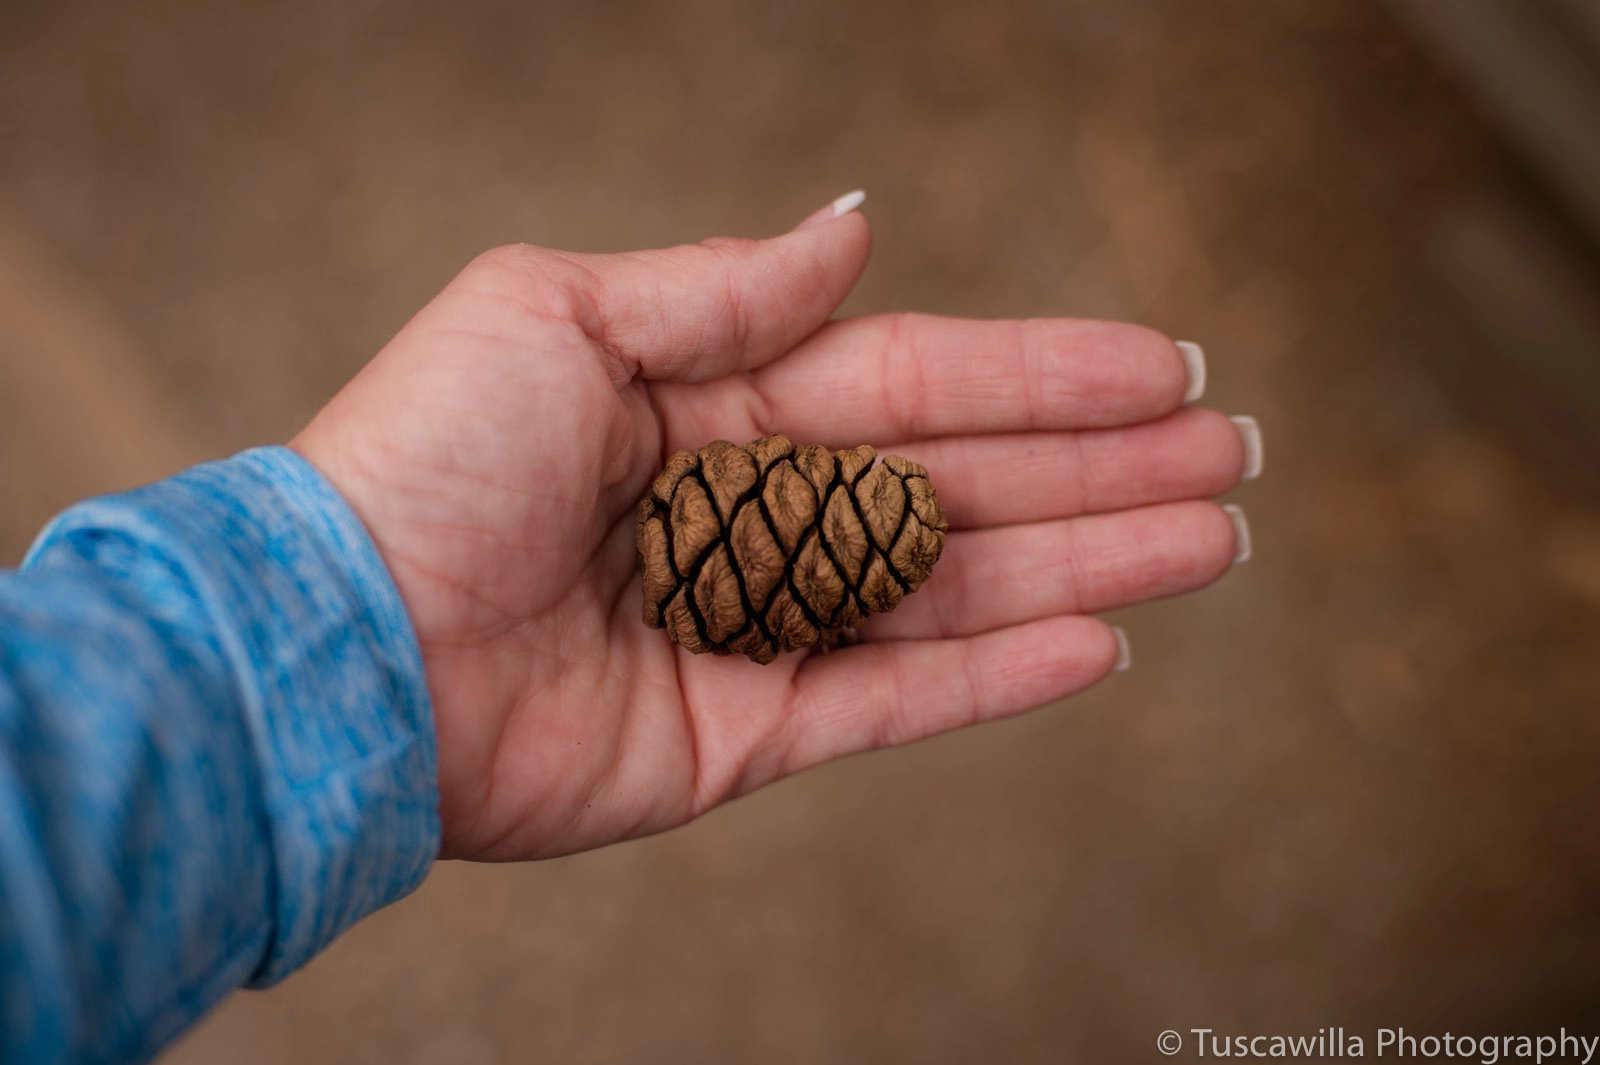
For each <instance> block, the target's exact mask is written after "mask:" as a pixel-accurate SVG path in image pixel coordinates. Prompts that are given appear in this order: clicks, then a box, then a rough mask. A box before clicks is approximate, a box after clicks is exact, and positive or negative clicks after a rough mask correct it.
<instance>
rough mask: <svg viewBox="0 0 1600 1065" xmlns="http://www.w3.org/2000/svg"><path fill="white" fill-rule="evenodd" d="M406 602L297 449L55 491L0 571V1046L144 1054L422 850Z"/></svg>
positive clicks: (257, 980)
mask: <svg viewBox="0 0 1600 1065" xmlns="http://www.w3.org/2000/svg"><path fill="white" fill-rule="evenodd" d="M437 808H438V794H437V784H436V780H435V770H434V738H433V721H432V711H431V707H430V704H429V700H428V691H427V686H426V684H425V682H424V679H423V673H422V662H421V656H420V653H419V651H418V649H417V640H416V637H415V635H414V633H413V632H412V629H411V623H410V620H409V618H408V617H407V615H406V612H405V607H404V604H403V603H402V602H401V599H400V596H399V593H398V592H397V591H396V590H395V587H394V583H393V581H392V580H391V579H390V577H389V573H388V571H387V569H386V568H385V567H384V564H383V560H382V559H381V558H380V557H379V555H378V552H377V549H376V548H375V547H374V546H373V544H372V541H371V540H370V539H369V538H368V536H367V533H366V530H365V529H364V528H363V527H362V525H361V523H360V521H359V520H358V519H357V518H356V516H355V514H354V513H353V512H352V511H351V510H350V508H349V507H348V506H347V505H346V504H345V502H344V501H343V499H341V498H340V496H339V495H338V493H337V492H335V491H334V489H333V488H332V487H331V486H330V485H329V484H328V483H327V481H325V480H324V479H323V478H322V477H321V476H320V475H319V474H318V473H317V472H316V471H315V470H314V469H313V468H312V467H311V466H310V465H308V464H307V463H306V462H305V461H304V460H303V459H301V458H300V457H299V456H297V455H296V454H294V453H293V452H291V451H288V450H286V449H283V448H263V449H259V450H255V451H247V452H245V453H243V454H241V455H238V456H236V457H234V458H232V459H228V460H227V461H224V462H215V463H210V464H207V465H204V466H198V467H195V468H194V469H192V470H189V471H187V472H186V473H183V474H181V475H179V476H177V477H174V478H171V479H170V480H166V481H162V482H159V483H157V484H154V485H151V486H149V487H146V488H141V489H139V490H137V491H133V492H129V493H127V494H125V495H120V496H112V497H108V498H104V499H97V500H92V501H90V502H87V503H83V504H81V505H79V506H76V507H74V508H72V509H71V510H69V511H67V512H66V513H65V514H63V515H62V516H61V517H59V518H57V519H56V520H55V521H54V522H53V523H52V524H51V525H50V527H49V528H48V529H46V530H45V532H44V533H43V534H42V535H41V537H40V538H39V541H38V543H36V544H35V545H34V548H33V550H32V551H31V552H30V553H29V555H28V558H27V560H26V561H25V562H24V563H23V567H22V569H21V570H19V571H4V570H0V1060H3V1061H6V1062H13V1061H16V1062H57V1061H104V1062H129V1061H143V1060H146V1059H148V1058H150V1057H151V1056H152V1055H154V1054H155V1052H156V1051H158V1050H159V1049H160V1048H161V1046H162V1045H163V1044H164V1043H166V1042H167V1041H168V1040H170V1039H171V1038H172V1037H173V1036H175V1035H176V1034H178V1033H179V1032H180V1031H181V1030H183V1028H184V1027H186V1026H187V1025H188V1024H190V1023H191V1022H192V1021H194V1020H195V1019H196V1018H198V1017H199V1016H200V1015H201V1014H202V1013H204V1012H205V1011H206V1010H207V1009H208V1008H210V1007H211V1006H212V1005H214V1004H215V1003H216V1002H217V1001H218V1000H219V999H221V998H222V997H223V995H225V994H226V993H227V992H228V991H230V990H231V989H233V988H235V987H239V986H242V985H255V986H261V985H265V984H270V983H273V982H275V981H277V980H279V979H281V978H282V977H283V976H285V975H286V974H288V973H289V972H291V971H293V970H294V969H295V968H297V967H298V966H300V965H302V964H303V963H304V962H306V961H307V960H308V959H309V958H310V957H311V956H312V955H314V954H315V953H316V952H317V951H319V950H321V949H322V948H323V947H325V946H326V945H327V944H328V943H329V942H330V941H331V940H332V939H333V938H334V937H335V936H337V935H339V933H340V932H342V931H344V930H345V929H346V928H348V927H349V926H350V925H351V924H352V923H354V922H355V921H357V920H359V919H360V918H361V917H363V916H365V915H366V914H368V913H371V912H372V911H373V910H376V909H377V908H378V907H380V906H383V905H385V904H386V903H389V902H392V901H394V900H396V899H398V898H400V897H401V896H403V895H405V894H406V893H408V892H410V891H412V890H413V889H414V888H416V887H417V885H418V884H419V883H421V881H422V879H423V877H424V876H425V875H426V874H427V871H428V869H429V867H430V866H431V864H432V862H433V860H434V857H435V855H436V854H437V852H438V848H439V824H438V813H437Z"/></svg>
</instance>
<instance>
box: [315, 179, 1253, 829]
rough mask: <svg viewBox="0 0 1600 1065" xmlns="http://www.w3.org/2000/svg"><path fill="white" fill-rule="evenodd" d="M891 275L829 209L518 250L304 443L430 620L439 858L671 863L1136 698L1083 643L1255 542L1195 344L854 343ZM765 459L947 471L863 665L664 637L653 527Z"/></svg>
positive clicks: (484, 264) (365, 378) (867, 330)
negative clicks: (1107, 619) (688, 647)
mask: <svg viewBox="0 0 1600 1065" xmlns="http://www.w3.org/2000/svg"><path fill="white" fill-rule="evenodd" d="M870 245H871V236H870V231H869V228H868V225H867V221H866V219H865V218H864V217H862V216H861V215H860V214H859V213H847V214H844V215H843V216H841V217H837V218H835V217H833V212H832V211H831V210H830V209H827V208H825V209H824V210H823V211H821V212H819V213H818V215H816V216H813V218H812V219H808V221H807V223H806V224H803V225H802V227H801V228H799V229H797V230H795V231H794V232H791V233H789V234H786V235H784V236H781V237H777V238H775V239H771V240H765V241H759V242H757V241H746V240H728V239H719V240H712V241H707V242H705V243H704V244H699V245H693V246H686V247H679V248H672V249H668V250H665V251H650V252H638V253H632V254H625V255H576V254H569V253H565V252H558V251H552V250H548V249H544V248H536V247H529V246H512V247H505V248H500V249H497V250H495V251H492V252H489V253H487V254H486V255H484V256H482V257H481V258H479V259H478V260H477V261H475V262H473V263H472V264H471V265H469V266H468V267H467V268H466V269H465V270H464V271H462V273H461V274H460V276H459V277H457V278H456V279H455V280H454V281H452V282H451V283H450V285H449V286H448V287H447V288H446V289H445V290H444V292H442V293H441V294H440V295H439V296H438V297H437V298H436V299H435V300H434V301H433V302H432V303H430V304H429V305H428V306H427V307H426V308H424V309H423V311H422V312H421V313H420V314H418V315H417V316H416V318H415V319H413V320H412V321H411V322H410V323H409V324H408V325H407V326H406V327H405V329H404V330H402V331H401V332H400V333H399V335H397V336H396V337H395V338H394V339H393V340H392V341H390V343H389V344H388V345H387V346H386V347H385V348H384V349H383V351H382V352H380V353H379V354H378V356H377V357H376V358H375V359H373V360H372V362H371V363H370V364H369V365H368V366H367V367H366V368H365V369H364V370H362V371H361V373H360V374H358V375H357V376H356V378H355V379H354V380H353V381H351V382H350V384H349V385H348V386H346V387H345V388H344V390H343V391H341V392H340V393H339V394H338V396H336V397H335V398H334V400H333V401H332V402H331V403H330V404H329V405H328V406H327V408H326V409H324V410H323V411H322V412H321V413H319V414H318V415H317V417H316V419H315V420H314V421H312V423H311V424H310V426H308V427H307V428H306V429H305V431H304V432H302V433H301V434H300V435H299V436H298V437H296V438H295V440H294V441H292V446H293V447H295V448H296V449H298V450H299V451H300V452H301V453H302V454H303V455H305V457H306V458H307V459H308V460H310V461H311V462H312V463H313V464H314V465H316V466H317V467H318V468H319V469H320V470H322V472H323V473H324V474H326V475H327V476H328V477H329V478H330V480H332V482H333V483H334V484H335V485H336V486H337V487H338V488H339V490H340V491H341V492H342V493H343V494H344V496H345V498H346V499H348V500H349V502H350V504H351V505H352V506H353V507H354V508H355V510H356V512H357V513H358V514H359V515H360V516H361V518H362V520H363V521H364V522H365V523H366V525H367V528H368V529H369V530H370V532H371V534H372V536H373V539H374V540H375V541H376V543H377V545H378V548H379V550H380V551H381V552H382V554H383V556H384V558H385V560H386V561H387V563H388V565H389V568H390V571H391V572H392V573H393V575H394V579H395V582H396V584H397V586H398V587H399V589H400V593H401V595H402V596H403V597H404V599H405V601H406V604H407V607H408V608H409V610H410V613H411V617H412V621H413V624H414V625H415V627H416V631H417V635H418V638H419V640H420V642H421V647H422V653H423V660H424V663H425V667H426V670H427V679H428V685H429V689H430V690H431V692H432V694H433V702H434V716H435V722H436V727H437V731H438V748H439V789H440V803H441V809H440V813H441V816H442V819H443V825H444V847H443V854H444V856H446V857H466V858H480V859H492V860H505V859H520V858H538V857H549V856H553V855H557V854H563V853H568V852H572V851H577V850H583V849H587V848H591V847H597V846H601V845H603V844H606V843H610V842H614V841H616V840H620V839H626V838H629V837H633V836H639V835H644V834H647V833H652V832H659V831H661V830H663V829H667V828H671V827H673V826H675V825H678V824H682V823H683V822H685V821H688V820H689V819H691V818H693V817H695V816H697V815H699V814H701V813H703V812H705V811H706V810H708V809H710V808H711V807H713V806H716V805H717V804H718V803H721V802H724V801H726V800H728V799H731V798H734V797H735V796H738V795H740V794H743V793H745V792H747V791H750V790H752V789H754V788H758V787H760V786H761V785H763V784H766V783H769V782H771V781H773V780H777V779H778V778H780V777H783V776H786V775H788V774H790V773H794V772H798V771H799V770H801V769H805V768H806V767H808V766H813V765H816V764H818V763H820V762H824V761H827V760H829V759H832V758H838V757H840V756H842V755H846V754H851V753H854V752H858V751H866V750H870V749H873V748H877V747H883V746H888V745H891V744H898V743H905V742H908V741H911V740H915V739H918V738H920V737H924V736H929V735H932V734H934V733H938V732H943V731H945V730H947V729H952V728H957V727H959V726H962V725H969V724H973V723H974V722H979V721H984V720H988V719H992V718H996V717H1002V716H1005V715H1007V714H1014V713H1018V712H1020V711H1023V710H1028V709H1030V708H1033V707H1037V706H1040V705H1041V704H1044V703H1047V702H1050V701H1051V700H1054V699H1058V698H1061V697H1063V696H1066V695H1070V694H1072V693H1073V692H1076V691H1079V690H1081V689H1083V688H1085V687H1087V686H1089V685H1091V684H1093V683H1095V682H1096V681H1098V680H1100V679H1101V678H1102V677H1104V676H1105V675H1106V674H1107V673H1109V672H1110V671H1111V669H1112V667H1113V664H1114V663H1115V661H1116V658H1117V645H1116V641H1115V639H1114V637H1113V634H1112V631H1111V630H1110V629H1109V628H1108V627H1107V626H1106V625H1105V624H1104V623H1103V622H1101V621H1099V620H1097V619H1095V618H1093V617H1090V616H1089V615H1090V614H1091V613H1092V612H1095V611H1103V610H1109V609H1112V608H1115V607H1121V606H1126V605H1128V604H1131V603H1136V602H1139V601H1142V600H1146V599H1151V598H1154V597H1157V596H1164V595H1172V594H1175V593H1178V592H1184V591H1189V590H1192V589H1195V588H1198V587H1200V586H1202V585H1204V584H1206V583H1208V582H1210V581H1212V580H1214V579H1216V578H1217V577H1218V576H1220V575H1221V574H1222V573H1224V572H1225V571H1226V570H1227V569H1228V567H1229V565H1230V564H1231V562H1232V559H1233V557H1234V552H1235V532H1234V526H1233V524H1232V522H1231V521H1230V520H1229V517H1228V515H1227V514H1225V513H1224V512H1223V511H1222V509H1221V508H1219V507H1218V506H1217V505H1215V504H1214V503H1211V502H1208V501H1207V500H1208V499H1209V498H1210V497H1212V496H1215V495H1218V494H1220V493H1222V492H1224V491H1226V490H1228V489H1229V488H1231V487H1232V486H1233V485H1234V484H1235V482H1236V481H1237V480H1238V479H1239V477H1240V475H1241V472H1242V469H1243V464H1244V461H1245V458H1244V448H1243V446H1242V443H1241V438H1240V435H1239V432H1238V431H1237V430H1236V428H1235V426H1234V425H1233V424H1232V423H1230V422H1229V421H1228V419H1227V418H1225V417H1223V416H1222V415H1221V414H1218V413H1216V412H1214V411H1209V410H1204V409H1199V408H1181V405H1182V402H1183V398H1184V393H1185V390H1186V389H1187V388H1188V385H1189V380H1188V374H1187V371H1186V368H1185V363H1184V360H1183V359H1182V358H1181V357H1180V353H1179V351H1178V349H1177V348H1176V346H1175V345H1174V344H1173V342H1172V341H1171V340H1168V339H1167V338H1165V337H1163V336H1161V335H1160V334H1157V333H1154V332H1152V331H1150V330H1148V329H1144V328H1140V327H1137V326H1131V325H1116V324H1109V323H1104V322H1090V321H1074V320H1063V319H1035V320H1029V321H1001V322H974V321H960V320H954V319H943V318H935V317H929V316H923V315H912V314H897V315H884V316H875V317H870V318H861V319H853V320H842V321H832V322H830V321H829V316H830V315H831V314H832V313H833V311H834V309H835V308H836V307H837V306H838V305H839V303H840V301H842V300H843V299H844V297H845V294H846V293H848V292H849V290H850V287H851V286H852V285H853V284H854V283H855V281H856V279H857V278H858V277H859V276H860V274H861V272H862V270H863V269H864V268H865V266H866V261H867V254H868V251H869V249H870ZM1180 408H1181V409H1180ZM774 432H782V433H785V434H787V435H788V436H790V437H791V438H793V439H794V440H795V441H796V442H797V443H801V444H813V443H815V444H823V445H825V446H828V447H832V448H842V447H853V446H855V445H857V444H862V443H870V444H873V445H874V446H877V447H878V448H879V451H880V452H883V451H893V452H896V453H899V454H902V455H904V456H906V457H907V458H909V459H912V460H913V461H916V462H920V463H922V464H923V465H925V466H927V467H928V468H929V470H930V471H931V476H932V479H933V483H934V484H935V485H936V486H937V489H938V492H939V496H940V500H941V501H942V503H943V504H944V507H945V510H946V513H947V514H948V516H949V519H950V523H951V532H950V536H949V540H948V543H947V546H946V548H945V552H944V558H943V559H942V561H940V563H939V566H938V568H937V569H936V570H935V571H934V574H933V577H932V578H931V579H930V580H929V581H928V583H927V584H926V586H924V587H923V589H922V590H921V591H920V592H918V593H917V594H916V595H914V596H911V597H910V598H908V599H907V600H906V601H905V602H904V603H903V604H902V605H901V606H900V608H899V609H898V610H897V611H896V612H895V613H893V614H890V615H886V616H883V617H878V618H874V619H873V620H871V621H870V622H869V623H868V624H867V625H866V627H865V628H864V629H863V630H862V633H861V635H862V637H863V642H862V643H861V644H859V645H857V646H853V647H850V648H847V649H844V650H841V651H836V652H833V653H830V654H820V653H807V654H790V655H783V656H780V657H779V659H778V661H776V662H775V663H773V664H771V665H768V666H758V665H754V664H752V663H751V662H749V661H748V660H746V659H745V658H743V657H732V658H718V657H714V656H710V655H700V656H696V655H691V654H689V653H688V652H686V651H684V650H682V649H681V648H678V647H675V646H673V645H672V644H671V643H669V642H668V640H667V637H666V634H665V633H663V632H660V631H656V630H652V629H648V628H646V627H645V626H644V625H643V624H642V623H641V621H640V588H639V579H638V577H637V575H636V572H635V563H634V507H635V505H636V504H637V502H638V500H639V499H640V497H641V496H642V495H643V493H644V491H645V488H646V486H647V485H648V483H649V481H650V478H651V477H652V476H653V475H654V474H655V473H656V471H657V469H658V468H659V467H660V465H661V463H662V462H663V460H664V459H665V457H666V456H667V455H668V454H670V453H671V452H672V451H673V450H675V449H677V448H697V447H699V446H701V445H703V444H705V443H707V442H709V441H711V440H714V439H718V438H722V439H727V440H732V441H734V442H736V443H743V442H745V441H747V440H752V439H755V438H756V437H759V436H763V435H765V434H767V433H774Z"/></svg>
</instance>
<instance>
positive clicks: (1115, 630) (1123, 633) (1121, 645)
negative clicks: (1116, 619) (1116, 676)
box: [1111, 625, 1133, 673]
mask: <svg viewBox="0 0 1600 1065" xmlns="http://www.w3.org/2000/svg"><path fill="white" fill-rule="evenodd" d="M1111 635H1113V636H1115V637H1116V638H1117V664H1116V665H1114V666H1112V667H1111V672H1113V673H1124V672H1126V671H1127V669H1128V667H1129V666H1131V665H1133V651H1132V649H1130V648H1129V647H1128V632H1127V630H1126V629H1124V628H1123V627H1122V626H1121V625H1113V626H1111Z"/></svg>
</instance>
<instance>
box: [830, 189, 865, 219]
mask: <svg viewBox="0 0 1600 1065" xmlns="http://www.w3.org/2000/svg"><path fill="white" fill-rule="evenodd" d="M866 202H867V194H866V192H865V191H863V190H861V189H856V190H855V191H853V192H847V193H845V194H844V195H843V196H840V197H839V198H838V199H837V200H834V201H833V217H835V218H838V217H839V216H840V215H846V214H849V213H850V212H851V211H854V210H855V209H856V208H857V207H860V206H861V205H862V204H864V203H866Z"/></svg>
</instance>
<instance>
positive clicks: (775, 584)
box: [637, 436, 948, 664]
mask: <svg viewBox="0 0 1600 1065" xmlns="http://www.w3.org/2000/svg"><path fill="white" fill-rule="evenodd" d="M876 456H877V452H875V451H873V449H872V448H870V447H867V446H866V445H862V446H861V447H858V448H854V449H852V450H850V451H836V452H834V453H832V454H829V453H828V451H827V450H826V449H824V448H821V447H816V446H812V447H802V448H796V447H795V446H794V443H793V442H792V441H791V440H790V439H789V438H788V437H786V436H768V437H763V438H762V439H760V440H756V441H753V442H752V443H749V444H746V445H745V446H744V447H735V446H734V445H733V444H730V443H728V441H726V440H717V441H714V442H712V443H710V444H707V445H706V446H705V447H703V448H701V449H700V451H699V453H696V452H693V451H679V452H676V453H675V454H674V455H673V456H672V457H671V458H670V459H668V460H667V465H666V468H665V469H664V470H662V471H661V473H660V474H658V475H657V476H656V479H655V482H654V483H653V484H651V486H650V494H649V495H648V496H646V497H645V499H644V501H643V502H642V503H640V504H639V524H638V530H637V531H638V546H639V572H640V573H641V574H643V576H644V623H645V624H646V625H648V626H650V627H651V628H653V629H659V628H665V629H666V630H667V635H668V636H669V637H670V638H671V639H672V641H673V642H674V643H677V644H681V645H682V646H684V647H686V648H688V649H689V650H690V651H693V652H694V653H695V654H703V653H704V652H706V651H711V652H713V653H714V654H721V655H725V654H729V653H732V652H737V653H739V654H744V655H749V656H750V658H751V659H752V660H754V661H756V662H760V663H763V664H765V663H767V662H771V661H772V660H773V659H774V658H776V657H777V656H778V652H779V651H794V650H798V649H800V648H802V647H810V646H812V645H813V644H816V643H818V642H821V641H823V640H828V639H832V638H833V637H835V636H836V635H837V634H838V633H839V632H840V630H842V629H845V628H855V627H857V626H859V625H860V624H861V623H862V622H863V621H865V620H866V618H867V615H868V614H871V613H873V612H877V613H880V614H882V613H887V612H888V611H890V610H893V609H894V608H895V607H896V606H898V605H899V603H900V600H901V599H902V598H903V597H904V596H906V595H907V594H909V593H911V592H914V591H916V590H917V589H918V588H919V587H920V586H921V585H922V582H923V581H925V580H927V579H928V573H929V571H930V570H932V569H933V564H934V563H935V562H937V561H939V553H940V552H941V551H943V550H944V536H945V529H947V528H948V525H947V524H946V522H945V520H944V511H943V510H942V509H940V507H939V498H938V496H937V495H935V494H934V491H933V485H931V484H929V483H928V471H927V470H926V469H924V468H923V467H921V466H919V465H917V464H916V463H915V462H907V461H906V460H905V459H903V458H901V457H900V456H898V455H889V456H886V457H885V458H884V460H883V462H882V464H880V465H878V466H874V465H873V464H872V462H873V459H874V458H875V457H876Z"/></svg>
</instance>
